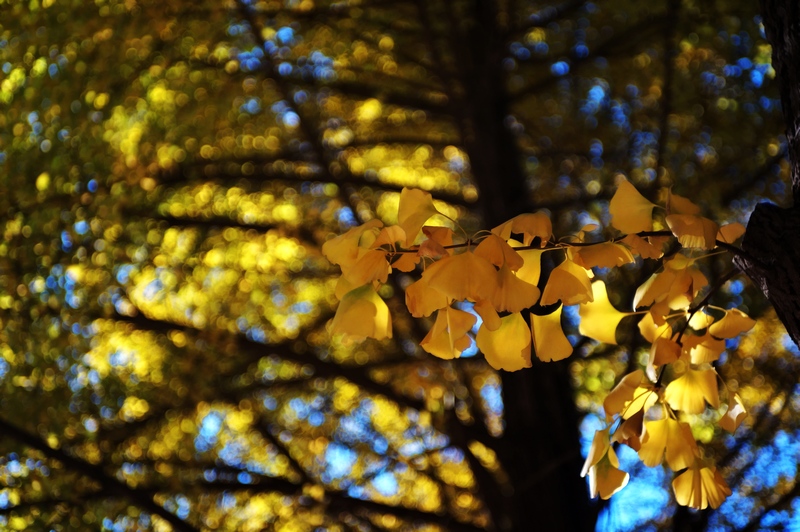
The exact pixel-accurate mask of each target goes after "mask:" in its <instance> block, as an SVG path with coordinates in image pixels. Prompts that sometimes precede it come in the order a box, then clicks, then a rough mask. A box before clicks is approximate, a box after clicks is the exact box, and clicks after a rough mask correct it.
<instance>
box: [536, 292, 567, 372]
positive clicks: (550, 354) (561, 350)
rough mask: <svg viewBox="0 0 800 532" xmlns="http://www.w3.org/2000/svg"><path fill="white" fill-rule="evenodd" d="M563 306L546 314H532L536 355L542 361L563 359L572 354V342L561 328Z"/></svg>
mask: <svg viewBox="0 0 800 532" xmlns="http://www.w3.org/2000/svg"><path fill="white" fill-rule="evenodd" d="M563 308H564V306H563V305H562V306H560V307H558V309H557V310H556V311H555V312H552V313H550V314H547V315H545V316H537V315H535V314H531V335H532V336H533V349H534V350H535V352H536V357H537V358H538V359H539V360H541V361H542V362H552V361H558V360H563V359H565V358H567V357H568V356H570V355H571V354H572V344H571V343H569V340H568V339H567V337H566V335H565V334H564V329H562V328H561V311H562V310H563Z"/></svg>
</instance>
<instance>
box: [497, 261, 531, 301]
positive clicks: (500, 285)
mask: <svg viewBox="0 0 800 532" xmlns="http://www.w3.org/2000/svg"><path fill="white" fill-rule="evenodd" d="M538 300H539V288H537V287H536V286H534V285H532V284H529V283H526V282H525V281H523V280H522V279H520V278H518V277H517V276H516V275H514V272H512V271H511V268H510V267H509V266H507V265H504V266H503V267H502V268H500V271H499V272H497V290H495V293H494V295H493V296H492V304H493V305H494V308H495V309H496V310H497V311H498V312H519V311H521V310H523V309H526V308H530V307H532V306H533V305H534V304H535V303H536V301H538Z"/></svg>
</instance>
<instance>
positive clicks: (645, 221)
mask: <svg viewBox="0 0 800 532" xmlns="http://www.w3.org/2000/svg"><path fill="white" fill-rule="evenodd" d="M654 207H655V204H653V203H651V202H649V201H648V200H647V199H646V198H645V197H644V196H642V195H641V194H640V193H639V191H638V190H636V187H634V186H633V185H631V183H630V182H629V181H628V180H627V179H623V180H622V181H620V184H619V186H618V187H617V191H616V192H615V193H614V197H612V198H611V202H610V203H609V205H608V212H609V213H610V214H611V225H612V226H613V227H615V228H616V229H618V230H620V231H622V232H623V233H638V232H640V231H650V230H651V229H652V228H653V208H654Z"/></svg>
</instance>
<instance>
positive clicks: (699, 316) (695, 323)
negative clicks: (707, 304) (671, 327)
mask: <svg viewBox="0 0 800 532" xmlns="http://www.w3.org/2000/svg"><path fill="white" fill-rule="evenodd" d="M712 323H714V316H712V315H711V314H706V313H705V312H695V313H694V314H693V315H692V317H691V318H689V327H691V328H692V329H694V330H696V331H700V330H703V329H706V328H708V326H709V325H711V324H712Z"/></svg>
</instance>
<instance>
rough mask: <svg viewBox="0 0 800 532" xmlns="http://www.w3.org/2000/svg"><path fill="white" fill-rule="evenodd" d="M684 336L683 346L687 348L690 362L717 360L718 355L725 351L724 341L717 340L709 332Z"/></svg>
mask: <svg viewBox="0 0 800 532" xmlns="http://www.w3.org/2000/svg"><path fill="white" fill-rule="evenodd" d="M684 338H685V340H686V341H685V342H684V348H688V349H689V355H690V357H691V361H692V364H703V363H706V362H715V361H717V360H719V356H720V355H721V354H722V352H723V351H725V342H724V341H723V340H717V339H716V338H714V337H713V336H711V335H710V334H705V335H703V336H689V337H684Z"/></svg>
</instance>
